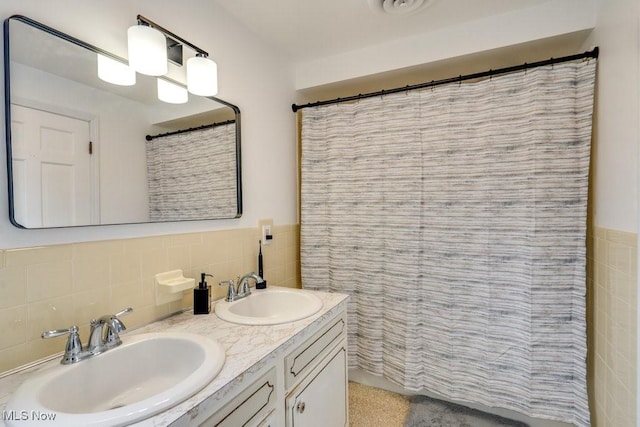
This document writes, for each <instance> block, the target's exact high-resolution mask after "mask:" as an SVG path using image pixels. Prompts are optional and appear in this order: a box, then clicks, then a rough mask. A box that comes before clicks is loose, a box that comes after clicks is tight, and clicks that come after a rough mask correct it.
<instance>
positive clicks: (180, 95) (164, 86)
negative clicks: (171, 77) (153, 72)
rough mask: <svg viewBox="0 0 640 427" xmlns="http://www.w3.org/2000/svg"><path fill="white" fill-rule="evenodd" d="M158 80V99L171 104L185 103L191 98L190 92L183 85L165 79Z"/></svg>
mask: <svg viewBox="0 0 640 427" xmlns="http://www.w3.org/2000/svg"><path fill="white" fill-rule="evenodd" d="M157 80H158V99H159V100H160V101H164V102H168V103H170V104H184V103H185V102H187V101H188V100H189V93H188V92H187V90H186V89H185V88H183V87H182V86H178V85H177V84H175V83H171V82H169V81H167V80H164V79H157Z"/></svg>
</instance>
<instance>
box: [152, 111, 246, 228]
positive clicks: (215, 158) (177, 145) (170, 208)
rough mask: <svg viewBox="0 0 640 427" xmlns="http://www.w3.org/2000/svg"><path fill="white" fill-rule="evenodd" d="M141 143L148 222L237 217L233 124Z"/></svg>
mask: <svg viewBox="0 0 640 427" xmlns="http://www.w3.org/2000/svg"><path fill="white" fill-rule="evenodd" d="M146 144H147V145H146V155H147V183H148V186H149V219H150V220H151V221H181V220H198V219H210V218H233V217H235V216H236V214H237V208H238V207H237V199H236V194H237V181H236V125H235V123H231V124H224V125H220V126H215V127H212V128H208V129H202V130H194V131H190V132H185V133H179V134H174V135H167V136H161V137H156V138H154V139H153V140H151V141H147V143H146Z"/></svg>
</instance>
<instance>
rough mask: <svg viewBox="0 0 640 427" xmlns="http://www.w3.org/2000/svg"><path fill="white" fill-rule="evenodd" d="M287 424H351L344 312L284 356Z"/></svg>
mask: <svg viewBox="0 0 640 427" xmlns="http://www.w3.org/2000/svg"><path fill="white" fill-rule="evenodd" d="M285 384H286V404H285V411H286V412H285V425H286V426H287V427H315V426H318V427H345V426H347V425H348V418H349V417H348V405H347V402H348V396H347V340H346V321H345V317H344V314H343V315H342V316H339V317H338V318H336V319H334V320H333V321H331V322H329V324H328V325H326V326H325V327H324V328H322V329H321V330H320V331H319V332H318V333H316V334H315V335H314V336H312V337H311V338H310V339H308V340H307V341H305V343H303V344H302V345H301V346H299V347H298V348H296V349H295V350H294V351H292V352H291V353H290V354H289V356H287V357H285Z"/></svg>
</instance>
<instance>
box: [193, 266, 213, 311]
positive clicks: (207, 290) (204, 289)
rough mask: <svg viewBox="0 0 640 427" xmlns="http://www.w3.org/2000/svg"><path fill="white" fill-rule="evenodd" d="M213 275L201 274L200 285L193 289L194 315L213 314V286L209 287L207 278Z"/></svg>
mask: <svg viewBox="0 0 640 427" xmlns="http://www.w3.org/2000/svg"><path fill="white" fill-rule="evenodd" d="M206 276H209V277H213V275H212V274H206V273H200V283H198V287H197V288H194V289H193V314H209V313H211V286H209V285H207V282H206V280H205V277H206Z"/></svg>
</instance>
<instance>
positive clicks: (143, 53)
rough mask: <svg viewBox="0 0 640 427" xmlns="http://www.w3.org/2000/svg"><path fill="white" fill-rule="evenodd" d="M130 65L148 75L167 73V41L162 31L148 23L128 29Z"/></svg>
mask: <svg viewBox="0 0 640 427" xmlns="http://www.w3.org/2000/svg"><path fill="white" fill-rule="evenodd" d="M127 41H128V47H129V65H130V66H131V68H133V69H134V70H136V71H137V72H139V73H142V74H146V75H148V76H161V75H163V74H167V71H168V65H167V41H166V38H165V36H164V34H162V33H161V32H160V31H158V30H156V29H155V28H151V27H148V26H146V25H134V26H133V27H129V30H127Z"/></svg>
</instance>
